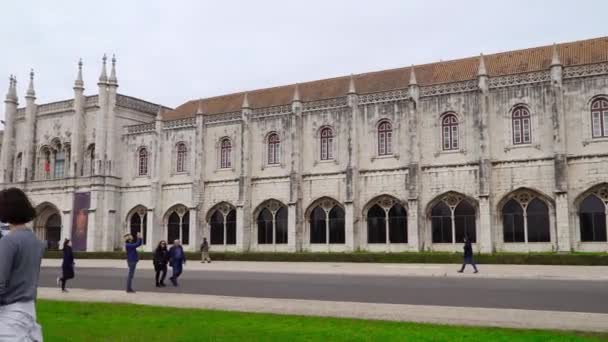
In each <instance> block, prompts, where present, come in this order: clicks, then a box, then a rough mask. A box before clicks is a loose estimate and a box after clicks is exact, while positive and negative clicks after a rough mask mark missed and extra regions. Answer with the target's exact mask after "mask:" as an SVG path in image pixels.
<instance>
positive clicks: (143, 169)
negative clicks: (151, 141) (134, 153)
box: [138, 148, 148, 176]
mask: <svg viewBox="0 0 608 342" xmlns="http://www.w3.org/2000/svg"><path fill="white" fill-rule="evenodd" d="M138 161H139V165H138V171H139V175H140V176H147V175H148V150H146V149H145V148H141V149H139V159H138Z"/></svg>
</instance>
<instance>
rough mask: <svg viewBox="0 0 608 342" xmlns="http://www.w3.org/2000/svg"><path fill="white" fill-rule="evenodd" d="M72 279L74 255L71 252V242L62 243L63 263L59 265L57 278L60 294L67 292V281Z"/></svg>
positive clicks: (68, 240)
mask: <svg viewBox="0 0 608 342" xmlns="http://www.w3.org/2000/svg"><path fill="white" fill-rule="evenodd" d="M73 278H74V253H73V252H72V241H70V239H65V241H63V262H62V263H61V277H59V278H57V284H58V285H61V291H62V292H68V290H66V288H65V286H66V284H67V282H68V280H69V279H73Z"/></svg>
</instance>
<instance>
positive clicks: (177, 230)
mask: <svg viewBox="0 0 608 342" xmlns="http://www.w3.org/2000/svg"><path fill="white" fill-rule="evenodd" d="M175 240H180V241H181V243H182V244H184V245H188V244H190V211H189V210H188V208H186V207H184V206H178V207H176V208H175V209H173V210H171V214H169V216H168V217H167V243H169V244H173V243H174V242H175Z"/></svg>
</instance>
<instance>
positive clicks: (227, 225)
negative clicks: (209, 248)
mask: <svg viewBox="0 0 608 342" xmlns="http://www.w3.org/2000/svg"><path fill="white" fill-rule="evenodd" d="M209 226H210V232H209V235H210V236H209V240H210V243H211V244H212V245H235V244H236V209H234V207H232V206H231V205H229V204H227V203H222V204H219V205H217V206H216V207H214V209H212V210H211V216H210V217H209Z"/></svg>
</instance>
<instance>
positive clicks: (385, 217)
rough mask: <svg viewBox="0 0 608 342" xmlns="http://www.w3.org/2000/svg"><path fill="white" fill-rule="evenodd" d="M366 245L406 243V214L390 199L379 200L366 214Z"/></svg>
mask: <svg viewBox="0 0 608 342" xmlns="http://www.w3.org/2000/svg"><path fill="white" fill-rule="evenodd" d="M367 242H368V243H407V213H406V211H405V208H404V207H403V206H402V205H401V204H399V203H398V202H396V201H394V200H392V199H390V198H386V197H384V198H381V199H379V200H378V201H377V203H376V204H374V206H372V207H371V208H370V209H369V211H368V212H367Z"/></svg>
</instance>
